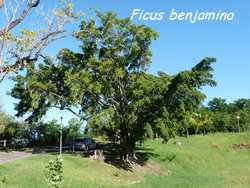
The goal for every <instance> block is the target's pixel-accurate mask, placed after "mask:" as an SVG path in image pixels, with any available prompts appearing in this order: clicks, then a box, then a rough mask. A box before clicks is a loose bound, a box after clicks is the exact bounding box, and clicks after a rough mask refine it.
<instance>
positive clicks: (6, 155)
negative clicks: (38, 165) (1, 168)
mask: <svg viewBox="0 0 250 188" xmlns="http://www.w3.org/2000/svg"><path fill="white" fill-rule="evenodd" d="M31 155H32V153H28V152H21V151H10V152H0V164H4V163H7V162H10V161H14V160H16V159H20V158H23V157H28V156H31Z"/></svg>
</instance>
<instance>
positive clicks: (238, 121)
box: [236, 115, 240, 133]
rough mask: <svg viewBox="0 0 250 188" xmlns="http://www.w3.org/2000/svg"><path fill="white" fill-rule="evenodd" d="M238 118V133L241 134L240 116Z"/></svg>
mask: <svg viewBox="0 0 250 188" xmlns="http://www.w3.org/2000/svg"><path fill="white" fill-rule="evenodd" d="M236 118H237V126H238V131H239V133H240V116H239V115H238V116H236Z"/></svg>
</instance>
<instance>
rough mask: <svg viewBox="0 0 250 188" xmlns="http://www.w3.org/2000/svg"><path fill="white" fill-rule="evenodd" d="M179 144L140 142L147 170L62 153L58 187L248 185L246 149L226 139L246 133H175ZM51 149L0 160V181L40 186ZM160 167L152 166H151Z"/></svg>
mask: <svg viewBox="0 0 250 188" xmlns="http://www.w3.org/2000/svg"><path fill="white" fill-rule="evenodd" d="M175 140H180V141H181V142H182V143H183V145H181V146H177V145H175V144H171V142H173V141H174V140H171V141H170V143H169V144H162V143H161V141H160V140H150V141H147V142H146V143H145V148H146V149H147V151H148V152H151V153H152V154H154V155H152V156H151V157H150V158H149V164H151V165H152V166H153V167H152V170H144V168H143V169H141V170H140V169H138V170H136V171H134V172H131V171H125V170H123V169H118V168H116V167H114V166H112V165H110V164H106V163H103V162H101V161H94V160H91V159H87V158H83V157H81V156H72V155H64V177H65V181H64V187H68V188H72V187H73V188H84V187H91V188H95V187H96V188H99V187H100V188H102V187H107V188H112V187H134V188H135V187H136V188H137V187H139V188H151V187H152V188H153V187H157V188H161V187H162V188H168V187H169V188H178V187H179V188H200V187H202V188H203V187H204V188H245V187H246V188H248V187H250V149H233V148H232V144H240V143H245V144H250V134H249V133H241V134H214V135H210V136H193V137H190V138H189V139H185V138H177V139H175ZM55 157H56V156H55V155H46V154H41V155H34V156H32V157H29V158H24V159H20V160H16V161H14V162H10V163H6V164H4V165H0V187H3V188H6V187H7V188H9V187H10V188H18V187H20V188H33V187H34V188H39V187H41V188H45V187H47V183H46V179H45V176H44V174H45V165H46V164H47V162H48V160H49V159H53V158H55ZM157 166H158V167H160V168H155V167H157Z"/></svg>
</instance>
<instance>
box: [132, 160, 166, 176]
mask: <svg viewBox="0 0 250 188" xmlns="http://www.w3.org/2000/svg"><path fill="white" fill-rule="evenodd" d="M133 170H135V171H138V172H146V173H152V174H154V175H156V176H167V175H169V174H170V171H163V170H162V169H161V167H160V165H158V164H156V163H146V164H144V165H139V164H134V165H133Z"/></svg>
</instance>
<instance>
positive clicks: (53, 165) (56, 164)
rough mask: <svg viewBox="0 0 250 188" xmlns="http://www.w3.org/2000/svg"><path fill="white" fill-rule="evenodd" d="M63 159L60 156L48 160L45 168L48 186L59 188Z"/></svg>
mask: <svg viewBox="0 0 250 188" xmlns="http://www.w3.org/2000/svg"><path fill="white" fill-rule="evenodd" d="M62 162H63V159H62V157H61V156H59V157H57V158H56V159H55V160H50V161H49V163H48V165H47V166H46V169H47V174H46V177H47V180H48V183H49V186H50V187H52V188H60V187H62V184H63V164H62Z"/></svg>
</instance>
